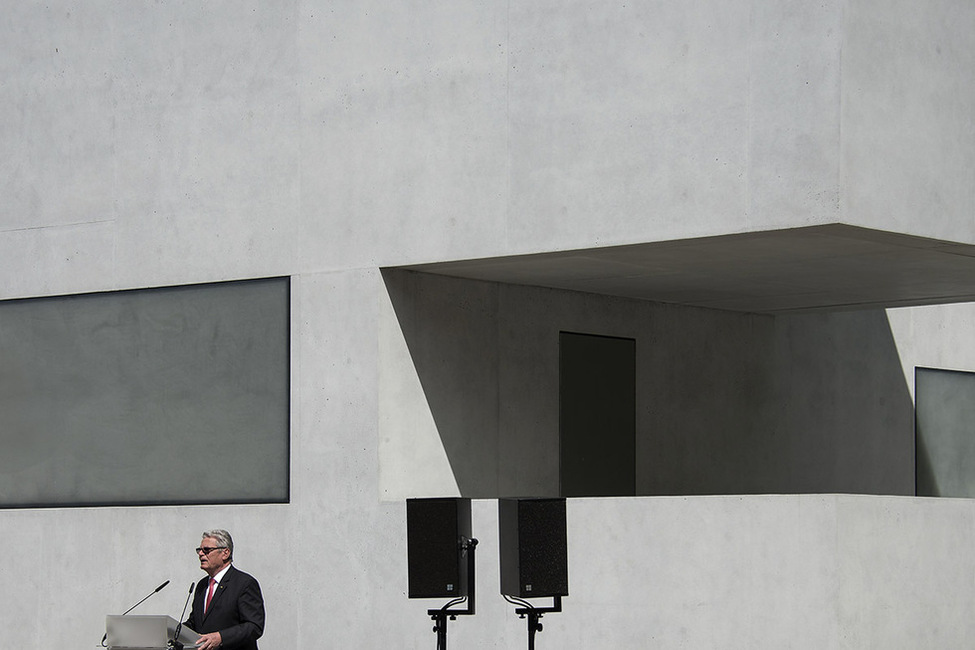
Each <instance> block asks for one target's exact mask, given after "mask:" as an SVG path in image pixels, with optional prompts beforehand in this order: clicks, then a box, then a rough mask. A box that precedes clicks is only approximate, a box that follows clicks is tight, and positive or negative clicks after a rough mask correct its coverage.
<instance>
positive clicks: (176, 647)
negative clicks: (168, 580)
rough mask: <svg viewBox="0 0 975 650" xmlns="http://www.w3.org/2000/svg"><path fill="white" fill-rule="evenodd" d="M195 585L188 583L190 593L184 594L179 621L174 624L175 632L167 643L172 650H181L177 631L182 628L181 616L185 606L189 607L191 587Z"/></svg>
mask: <svg viewBox="0 0 975 650" xmlns="http://www.w3.org/2000/svg"><path fill="white" fill-rule="evenodd" d="M195 586H196V583H195V582H191V583H190V593H189V594H187V595H186V602H185V603H183V613H182V614H180V615H179V623H177V624H176V632H175V633H174V634H173V639H172V641H171V642H170V644H169V647H171V648H173V649H174V650H183V644H182V643H180V642H179V633H180V630H182V629H183V618H184V617H185V616H186V608H187V607H189V604H190V598H192V597H193V587H195Z"/></svg>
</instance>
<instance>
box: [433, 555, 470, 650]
mask: <svg viewBox="0 0 975 650" xmlns="http://www.w3.org/2000/svg"><path fill="white" fill-rule="evenodd" d="M476 547H477V540H476V539H466V538H465V539H464V540H463V542H462V544H461V551H462V552H463V553H466V554H467V592H468V594H467V596H464V597H462V598H455V599H454V600H451V601H449V602H448V603H447V604H445V605H444V606H443V607H441V608H440V609H428V610H427V614H428V615H429V616H430V618H432V619H433V631H434V632H436V634H437V650H447V617H448V616H449V617H450V620H452V621H454V620H457V617H458V616H473V614H474V601H475V599H474V593H475V582H474V549H475V548H476ZM465 600H466V601H467V609H450V608H451V607H453V606H454V605H459V604H460V603H462V602H464V601H465Z"/></svg>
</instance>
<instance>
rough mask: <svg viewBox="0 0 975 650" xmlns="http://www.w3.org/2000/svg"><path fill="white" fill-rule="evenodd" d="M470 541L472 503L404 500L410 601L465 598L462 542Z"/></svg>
mask: <svg viewBox="0 0 975 650" xmlns="http://www.w3.org/2000/svg"><path fill="white" fill-rule="evenodd" d="M470 538H471V500H470V499H461V498H443V499H407V500H406V553H407V564H408V565H409V589H410V598H441V597H443V598H456V597H460V596H467V595H468V593H467V588H468V584H467V583H468V580H467V555H466V554H465V553H464V552H463V548H462V547H463V545H464V542H465V540H467V539H470Z"/></svg>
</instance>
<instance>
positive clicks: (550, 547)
mask: <svg viewBox="0 0 975 650" xmlns="http://www.w3.org/2000/svg"><path fill="white" fill-rule="evenodd" d="M498 537H499V543H500V546H501V593H502V594H504V595H506V596H516V597H518V598H539V597H545V596H568V595H569V562H568V551H567V544H566V534H565V499H499V500H498Z"/></svg>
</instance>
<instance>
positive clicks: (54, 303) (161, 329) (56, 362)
mask: <svg viewBox="0 0 975 650" xmlns="http://www.w3.org/2000/svg"><path fill="white" fill-rule="evenodd" d="M289 412H290V279H289V278H268V279H260V280H246V281H238V282H223V283H213V284H203V285H191V286H182V287H168V288H155V289H140V290H131V291H118V292H110V293H95V294H83V295H75V296H61V297H53V298H31V299H22V300H8V301H3V302H0V507H8V508H10V507H49V506H91V505H162V504H226V503H282V502H287V501H288V496H289V493H288V490H289V482H288V480H289V429H290V417H289Z"/></svg>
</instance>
